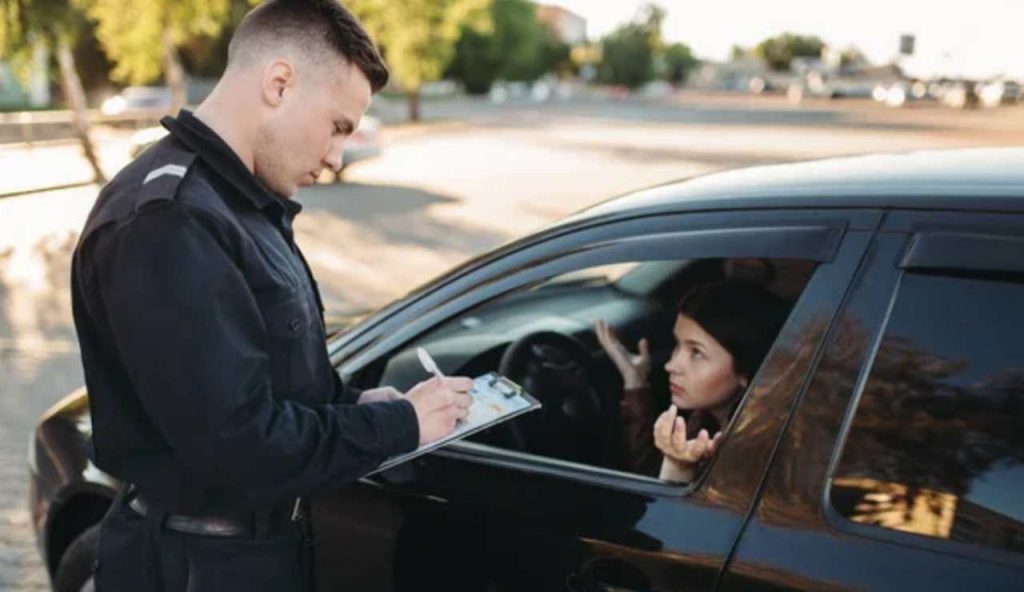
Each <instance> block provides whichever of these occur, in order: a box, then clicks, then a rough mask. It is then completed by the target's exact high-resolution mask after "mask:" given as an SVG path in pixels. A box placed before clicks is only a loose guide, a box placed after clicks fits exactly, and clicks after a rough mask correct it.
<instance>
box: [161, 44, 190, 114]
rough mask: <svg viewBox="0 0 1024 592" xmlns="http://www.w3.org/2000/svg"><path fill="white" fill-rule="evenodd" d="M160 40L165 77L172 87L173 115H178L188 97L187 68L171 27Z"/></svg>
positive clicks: (168, 84)
mask: <svg viewBox="0 0 1024 592" xmlns="http://www.w3.org/2000/svg"><path fill="white" fill-rule="evenodd" d="M160 42H161V44H162V45H163V60H164V78H165V79H166V80H167V86H168V87H169V88H170V89H171V115H177V114H178V111H180V110H181V109H182V108H183V107H184V106H185V103H186V102H187V98H188V97H187V95H186V89H185V70H184V68H182V67H181V58H179V57H178V48H176V47H175V46H174V39H173V38H172V37H171V31H170V29H169V28H168V29H164V34H163V36H162V37H161V38H160Z"/></svg>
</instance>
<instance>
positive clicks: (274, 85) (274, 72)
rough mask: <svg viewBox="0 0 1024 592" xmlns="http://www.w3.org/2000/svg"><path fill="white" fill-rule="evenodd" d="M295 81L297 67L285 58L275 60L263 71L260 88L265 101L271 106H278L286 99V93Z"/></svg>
mask: <svg viewBox="0 0 1024 592" xmlns="http://www.w3.org/2000/svg"><path fill="white" fill-rule="evenodd" d="M294 82H295V67H294V66H292V65H291V64H290V63H289V62H287V61H285V60H274V61H273V62H271V63H270V65H269V66H267V67H266V69H265V70H264V71H263V80H262V88H261V89H260V90H261V91H262V92H261V96H262V98H263V101H264V102H266V103H267V104H268V105H270V106H271V107H277V106H279V105H280V104H281V103H282V102H283V101H284V95H285V93H286V92H289V91H290V90H291V88H292V85H293V84H294Z"/></svg>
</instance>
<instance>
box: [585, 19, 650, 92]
mask: <svg viewBox="0 0 1024 592" xmlns="http://www.w3.org/2000/svg"><path fill="white" fill-rule="evenodd" d="M601 46H602V48H601V49H602V51H601V68H600V70H599V77H600V79H601V81H603V82H607V83H610V84H621V85H624V86H627V87H629V88H638V87H640V86H643V85H644V84H645V83H646V82H649V81H650V80H652V79H653V78H654V48H652V47H651V45H650V35H649V34H648V31H647V30H646V29H645V28H644V27H643V26H642V25H638V24H635V23H633V24H628V25H623V26H622V27H619V28H618V29H616V30H615V31H613V32H612V33H610V34H609V35H608V36H607V37H605V38H604V40H603V41H602V43H601Z"/></svg>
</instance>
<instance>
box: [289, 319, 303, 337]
mask: <svg viewBox="0 0 1024 592" xmlns="http://www.w3.org/2000/svg"><path fill="white" fill-rule="evenodd" d="M288 327H289V328H290V329H291V330H292V333H298V332H299V329H301V328H302V321H301V320H300V319H298V318H294V319H292V320H291V322H290V323H288Z"/></svg>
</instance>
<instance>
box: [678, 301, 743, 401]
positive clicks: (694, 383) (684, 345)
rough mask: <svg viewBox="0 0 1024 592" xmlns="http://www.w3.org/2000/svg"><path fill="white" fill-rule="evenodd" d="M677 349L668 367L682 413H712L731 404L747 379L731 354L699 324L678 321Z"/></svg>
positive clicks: (682, 319)
mask: <svg viewBox="0 0 1024 592" xmlns="http://www.w3.org/2000/svg"><path fill="white" fill-rule="evenodd" d="M673 334H674V335H675V338H676V348H675V350H673V352H672V357H671V358H669V360H668V363H666V364H665V371H666V372H668V381H669V390H670V391H671V393H672V403H673V404H675V406H676V407H678V408H679V409H680V410H692V409H707V410H712V409H715V408H718V407H721V406H722V405H725V404H727V403H729V402H730V400H731V396H732V395H733V393H735V392H736V389H737V388H739V387H746V386H747V379H746V378H745V377H742V376H739V375H738V374H736V372H735V370H733V363H732V354H730V353H729V352H728V351H727V350H726V349H725V348H724V347H722V345H721V344H720V343H718V341H716V340H715V338H714V337H712V336H711V335H709V334H708V333H707V332H706V331H704V328H703V327H701V326H700V325H698V324H697V322H696V321H694V320H693V319H691V318H690V317H687V316H685V315H679V316H678V317H676V324H675V327H674V328H673Z"/></svg>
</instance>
